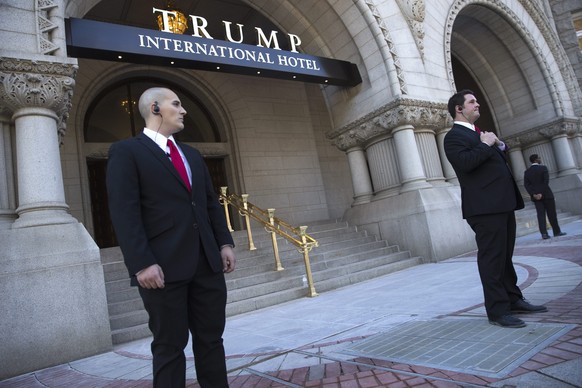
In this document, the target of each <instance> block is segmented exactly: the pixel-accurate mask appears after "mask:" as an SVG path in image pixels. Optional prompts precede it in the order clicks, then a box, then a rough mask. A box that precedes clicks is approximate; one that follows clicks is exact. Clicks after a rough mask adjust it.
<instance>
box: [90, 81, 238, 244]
mask: <svg viewBox="0 0 582 388" xmlns="http://www.w3.org/2000/svg"><path fill="white" fill-rule="evenodd" d="M153 86H163V87H169V88H171V89H172V90H174V91H176V94H177V95H178V96H179V98H180V100H181V101H182V104H183V106H184V108H185V109H186V111H187V112H188V114H187V115H186V116H185V119H184V124H185V126H184V130H183V131H181V132H180V133H177V134H175V135H174V136H175V138H176V139H177V140H179V141H181V142H185V143H196V144H201V143H219V142H221V140H222V139H221V138H220V131H219V130H218V128H217V124H216V122H215V120H214V118H213V117H212V115H211V114H210V112H209V110H208V109H206V107H205V105H204V104H203V103H202V102H201V101H199V100H198V99H197V98H196V97H195V96H194V95H192V93H190V92H188V91H187V90H186V89H185V88H183V87H181V86H180V85H176V84H172V83H169V82H168V81H167V80H161V79H152V78H143V77H135V78H129V79H124V80H123V81H121V82H117V83H114V84H112V85H109V86H108V87H106V88H104V89H103V91H101V93H99V94H98V95H97V97H96V98H95V99H94V100H93V102H92V103H91V105H90V106H89V109H88V110H87V113H86V115H85V120H84V125H83V136H84V142H85V143H100V144H111V143H113V142H115V141H118V140H122V139H125V138H128V137H132V136H135V135H137V134H138V133H139V132H141V131H142V129H143V119H142V118H141V116H140V115H139V111H138V107H137V102H138V100H139V97H140V95H141V94H142V93H143V92H144V91H145V90H146V89H148V88H150V87H153ZM205 161H206V164H207V166H208V168H209V171H210V172H211V177H212V180H213V185H214V187H215V189H216V191H217V192H218V191H219V189H220V187H221V186H227V177H226V167H225V162H224V157H220V156H213V157H205ZM86 162H87V173H88V178H89V191H90V198H91V215H92V219H93V232H94V239H95V242H96V243H97V245H98V246H99V248H109V247H113V246H117V245H118V243H117V239H116V237H115V233H114V231H113V227H112V225H111V219H110V217H109V207H108V201H107V189H106V185H105V174H106V169H107V158H106V156H105V155H99V156H95V155H89V156H87V158H86Z"/></svg>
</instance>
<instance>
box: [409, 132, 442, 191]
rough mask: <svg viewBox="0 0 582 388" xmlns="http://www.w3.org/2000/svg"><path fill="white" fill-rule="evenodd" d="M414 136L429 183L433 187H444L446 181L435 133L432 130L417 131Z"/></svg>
mask: <svg viewBox="0 0 582 388" xmlns="http://www.w3.org/2000/svg"><path fill="white" fill-rule="evenodd" d="M414 136H415V138H416V145H417V147H418V150H419V155H420V159H421V161H422V165H423V169H424V173H425V175H426V179H427V181H428V182H429V183H430V184H431V185H433V186H442V185H444V184H445V179H444V176H443V170H442V168H441V163H440V159H439V150H438V146H437V143H436V137H435V131H433V130H432V129H424V130H416V131H415V132H414Z"/></svg>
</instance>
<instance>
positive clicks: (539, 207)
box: [533, 201, 548, 235]
mask: <svg viewBox="0 0 582 388" xmlns="http://www.w3.org/2000/svg"><path fill="white" fill-rule="evenodd" d="M533 203H534V205H535V206H536V213H537V216H538V227H539V229H540V233H541V234H542V235H544V234H548V228H547V227H546V207H545V206H544V201H533Z"/></svg>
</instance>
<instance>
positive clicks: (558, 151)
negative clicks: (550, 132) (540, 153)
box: [552, 134, 578, 176]
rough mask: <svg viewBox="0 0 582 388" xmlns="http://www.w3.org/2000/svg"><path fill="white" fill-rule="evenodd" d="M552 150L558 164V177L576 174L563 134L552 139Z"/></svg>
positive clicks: (565, 137)
mask: <svg viewBox="0 0 582 388" xmlns="http://www.w3.org/2000/svg"><path fill="white" fill-rule="evenodd" d="M552 149H553V150H554V155H555V156H556V162H557V163H558V176H564V175H570V174H576V173H577V172H578V171H577V169H576V162H575V161H574V155H573V154H572V149H571V148H570V145H569V144H568V138H567V136H566V135H565V134H564V135H561V136H554V137H553V138H552Z"/></svg>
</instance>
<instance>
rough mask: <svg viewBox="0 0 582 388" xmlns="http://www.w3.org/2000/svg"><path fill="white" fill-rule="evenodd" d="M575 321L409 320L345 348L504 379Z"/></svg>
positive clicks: (362, 353) (344, 351) (387, 358)
mask: <svg viewBox="0 0 582 388" xmlns="http://www.w3.org/2000/svg"><path fill="white" fill-rule="evenodd" d="M575 326H576V325H569V324H558V323H528V324H527V326H526V327H524V328H519V329H508V328H502V327H499V326H493V325H491V324H489V322H487V320H486V319H479V320H476V319H438V320H430V321H418V322H407V323H405V324H402V325H399V326H396V327H395V328H394V329H392V330H390V331H388V332H385V333H380V334H376V335H374V336H372V337H369V338H366V339H364V340H362V341H359V342H355V343H352V344H350V345H349V346H348V347H346V348H344V349H343V350H342V352H343V353H346V354H351V355H357V356H362V357H370V358H377V359H381V360H386V361H392V362H399V363H404V364H413V365H421V366H427V367H431V368H436V369H445V370H450V371H456V372H461V373H469V374H475V375H480V376H486V377H494V378H501V377H504V376H506V375H507V374H509V373H510V372H511V371H513V370H514V369H515V368H517V367H518V366H519V365H521V364H522V363H524V362H525V361H527V360H528V359H529V358H531V357H532V356H533V355H535V354H536V353H537V352H539V351H540V350H542V349H544V348H545V347H547V346H548V345H550V344H551V343H552V342H554V341H555V340H556V339H558V338H560V337H561V336H563V335H564V334H566V333H567V332H568V331H570V330H571V329H572V328H574V327H575Z"/></svg>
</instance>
